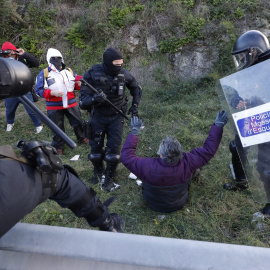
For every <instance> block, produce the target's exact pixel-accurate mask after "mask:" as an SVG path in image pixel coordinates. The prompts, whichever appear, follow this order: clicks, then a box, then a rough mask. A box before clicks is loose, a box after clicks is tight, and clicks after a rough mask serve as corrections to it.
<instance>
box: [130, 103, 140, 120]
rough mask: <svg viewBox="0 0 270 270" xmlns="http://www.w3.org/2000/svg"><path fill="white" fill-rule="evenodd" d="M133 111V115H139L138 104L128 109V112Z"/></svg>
mask: <svg viewBox="0 0 270 270" xmlns="http://www.w3.org/2000/svg"><path fill="white" fill-rule="evenodd" d="M130 113H131V117H133V116H138V104H137V103H134V104H133V105H132V106H131V107H130V108H129V110H128V114H130Z"/></svg>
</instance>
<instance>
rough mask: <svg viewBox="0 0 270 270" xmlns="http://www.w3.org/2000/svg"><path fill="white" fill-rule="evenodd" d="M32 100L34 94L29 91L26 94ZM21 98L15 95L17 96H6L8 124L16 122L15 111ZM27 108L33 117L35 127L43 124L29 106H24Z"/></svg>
mask: <svg viewBox="0 0 270 270" xmlns="http://www.w3.org/2000/svg"><path fill="white" fill-rule="evenodd" d="M25 96H26V97H27V98H28V99H29V100H30V101H32V102H34V101H33V97H32V94H31V93H30V92H28V93H27V94H26V95H25ZM20 103H21V102H20V100H19V99H18V98H17V97H15V98H6V99H5V106H6V120H7V123H8V124H14V122H15V113H16V110H17V108H18V106H19V104H20ZM23 106H24V105H23ZM24 108H25V110H26V111H27V113H28V115H29V116H30V118H31V119H32V121H33V123H34V125H35V127H39V126H41V121H40V119H39V118H38V117H37V116H36V115H35V114H34V113H33V112H32V111H31V110H30V109H29V108H28V107H27V106H24Z"/></svg>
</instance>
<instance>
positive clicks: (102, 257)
mask: <svg viewBox="0 0 270 270" xmlns="http://www.w3.org/2000/svg"><path fill="white" fill-rule="evenodd" d="M0 269H24V270H25V269H27V270H32V269H33V270H34V269H35V270H36V269H38V270H43V269H46V270H48V269H53V270H62V269H63V270H70V269H76V270H80V269H95V270H101V269H106V270H107V269H110V270H116V269H117V270H121V269H125V270H131V269H132V270H133V269H139V270H146V269H185V270H191V269H192V270H193V269H194V270H195V269H196V270H197V269H203V270H208V269H211V270H217V269H220V270H221V269H222V270H223V269H226V270H228V269H229V270H234V269H235V270H236V269H237V270H241V269H243V270H249V269H250V270H251V269H252V270H269V269H270V249H268V248H260V247H250V246H240V245H229V244H221V243H211V242H203V241H193V240H182V239H171V238H164V237H153V236H142V235H134V234H126V233H123V234H118V233H110V232H100V231H94V230H83V229H72V228H63V227H52V226H44V225H35V224H24V223H18V224H17V225H16V226H14V227H13V228H12V229H11V230H10V231H9V232H8V233H7V234H5V235H4V236H3V237H2V238H1V239H0Z"/></svg>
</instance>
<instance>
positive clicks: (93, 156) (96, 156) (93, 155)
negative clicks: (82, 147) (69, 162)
mask: <svg viewBox="0 0 270 270" xmlns="http://www.w3.org/2000/svg"><path fill="white" fill-rule="evenodd" d="M103 158H104V154H103V153H91V154H89V155H88V159H89V160H90V161H92V162H101V161H102V160H103Z"/></svg>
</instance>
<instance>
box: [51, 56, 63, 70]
mask: <svg viewBox="0 0 270 270" xmlns="http://www.w3.org/2000/svg"><path fill="white" fill-rule="evenodd" d="M50 63H51V64H53V65H54V66H55V67H56V68H57V69H58V70H61V69H62V58H61V57H54V58H51V59H50Z"/></svg>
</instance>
